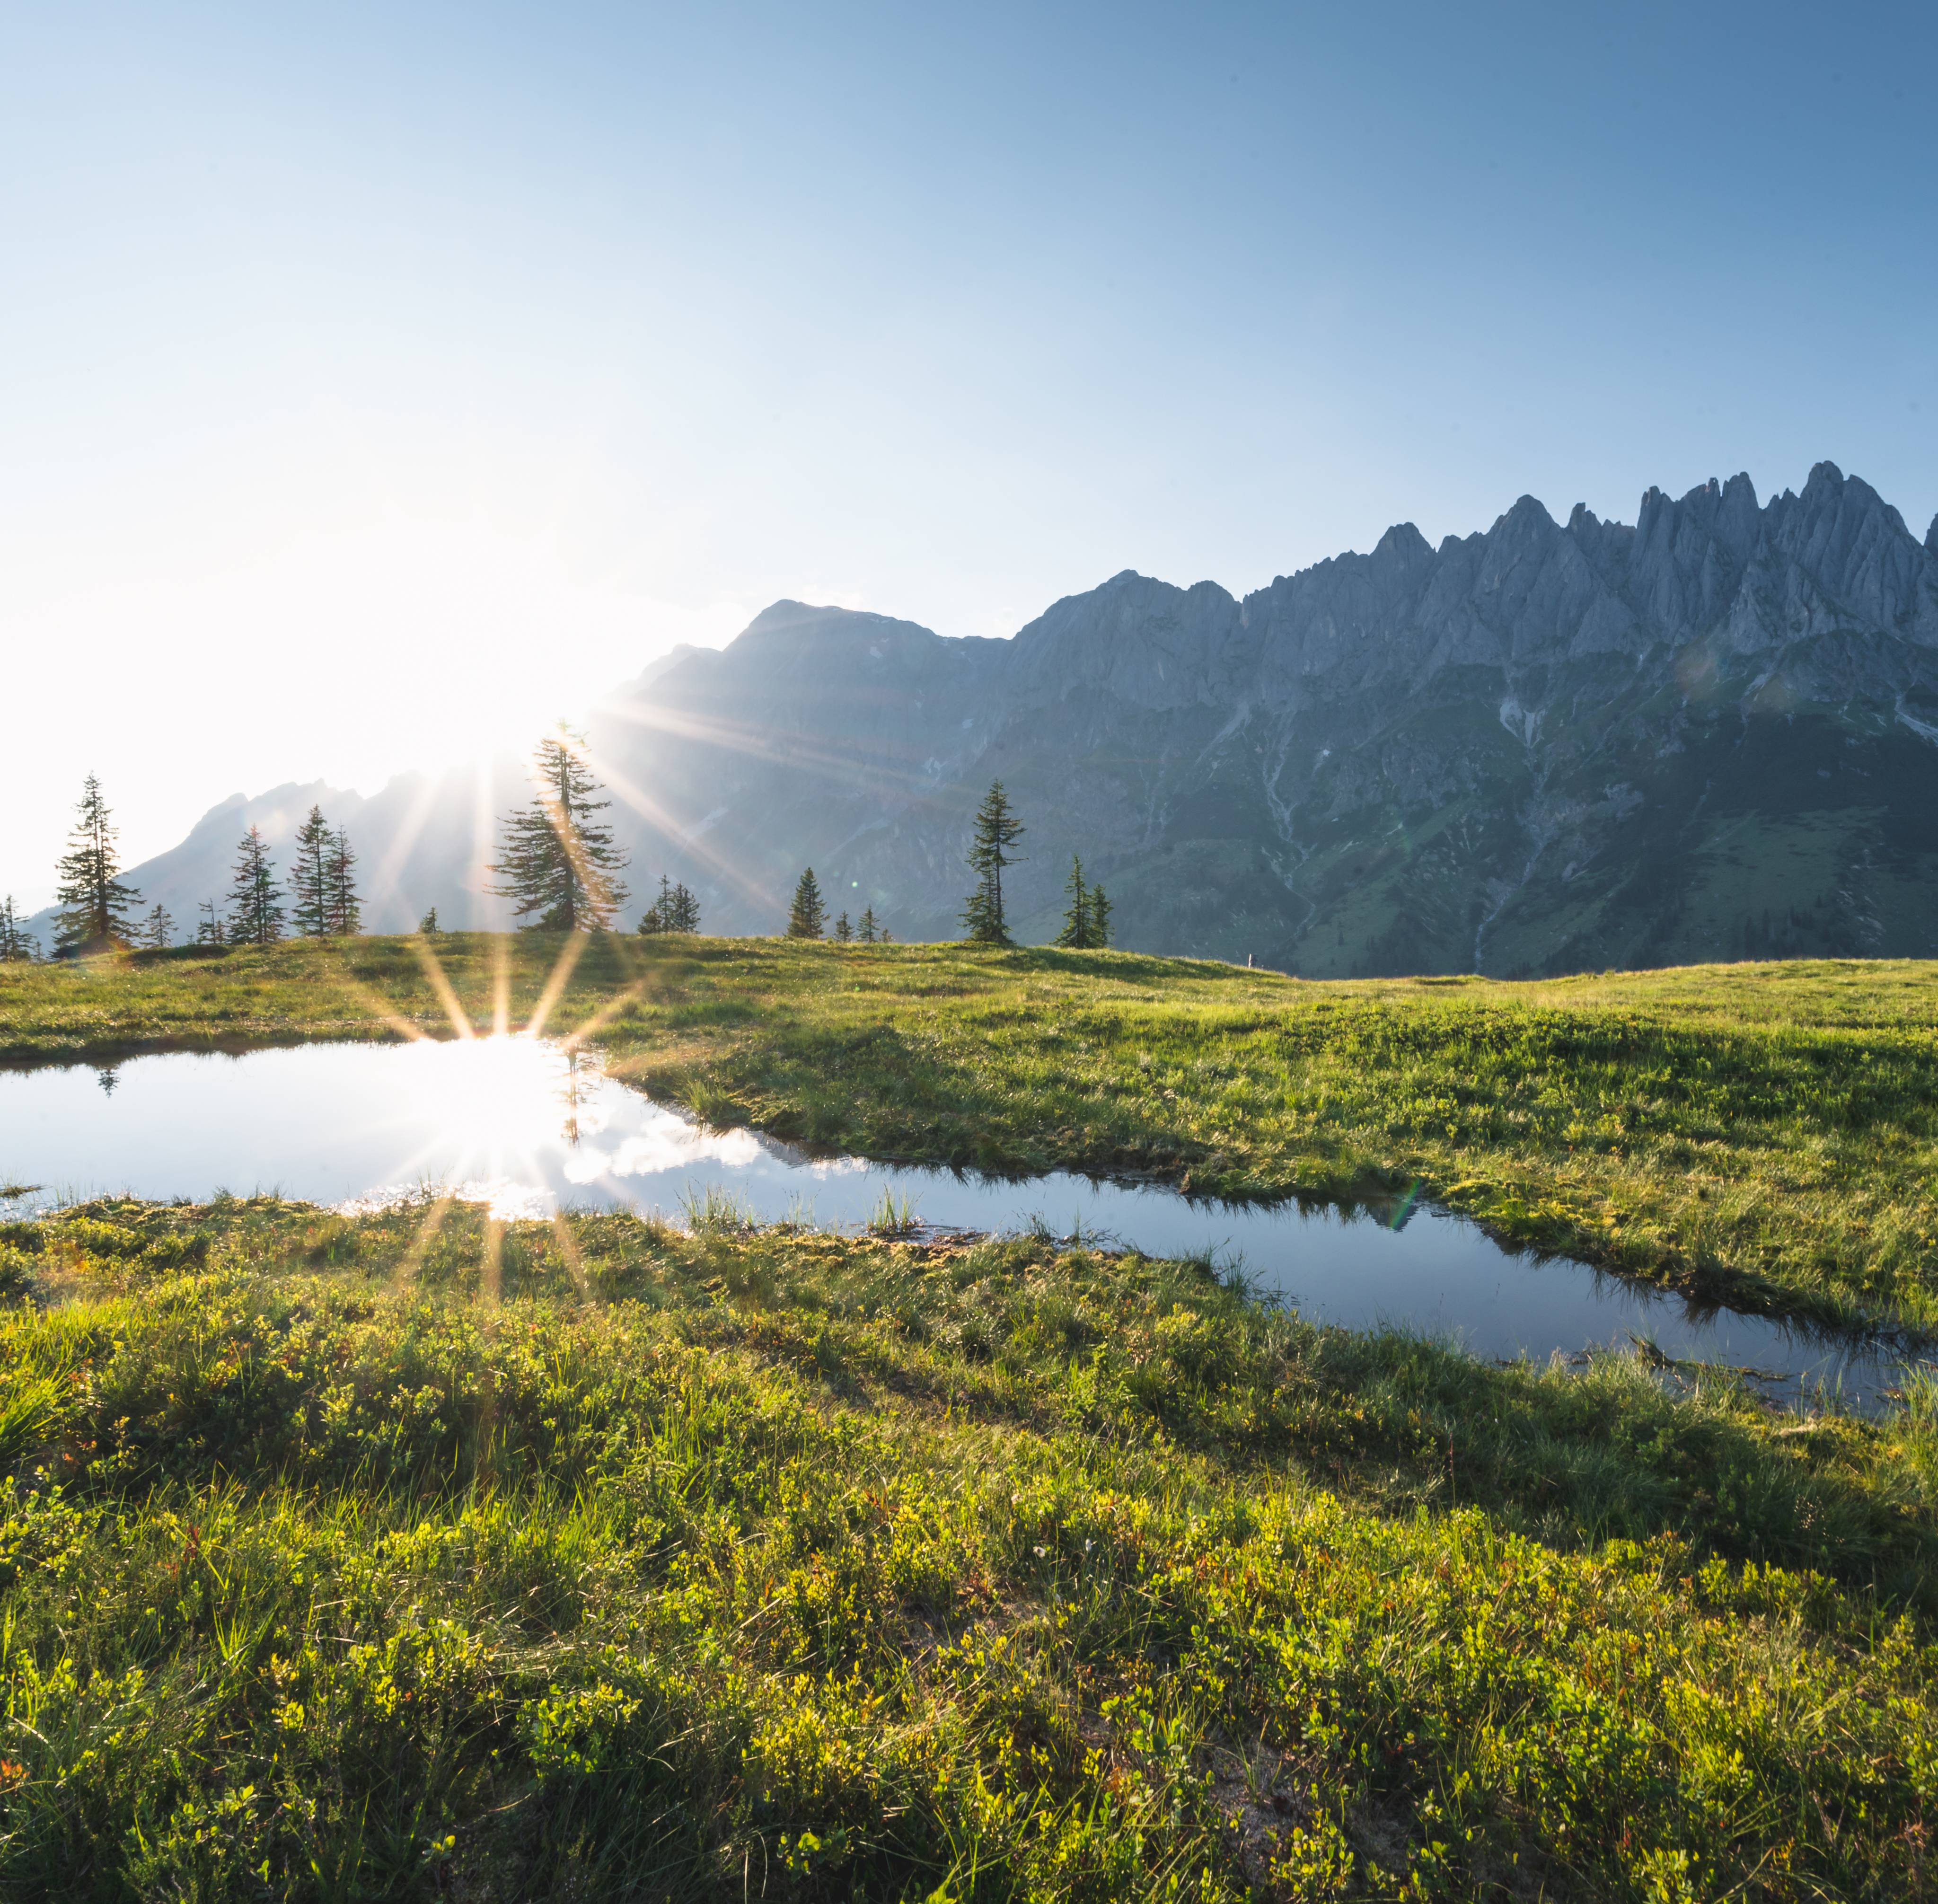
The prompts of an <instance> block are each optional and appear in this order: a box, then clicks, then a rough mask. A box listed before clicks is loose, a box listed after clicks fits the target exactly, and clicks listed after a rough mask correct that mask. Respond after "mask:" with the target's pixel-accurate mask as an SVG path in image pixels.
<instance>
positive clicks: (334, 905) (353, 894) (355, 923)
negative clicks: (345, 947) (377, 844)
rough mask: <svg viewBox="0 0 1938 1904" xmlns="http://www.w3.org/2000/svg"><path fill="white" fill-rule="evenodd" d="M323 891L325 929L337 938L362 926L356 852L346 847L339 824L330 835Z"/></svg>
mask: <svg viewBox="0 0 1938 1904" xmlns="http://www.w3.org/2000/svg"><path fill="white" fill-rule="evenodd" d="M324 894H325V897H326V900H327V906H328V910H329V914H330V924H329V925H328V926H327V928H325V930H326V931H330V932H333V933H335V934H336V935H337V936H338V937H339V938H344V939H354V938H355V937H356V936H357V934H358V933H359V932H360V931H363V897H362V895H361V894H359V893H358V891H357V855H355V854H354V852H351V849H350V836H349V834H348V833H346V832H345V831H344V830H343V828H342V827H338V828H337V830H336V831H335V832H334V833H333V834H331V835H330V850H329V854H328V856H327V858H326V859H325V860H324Z"/></svg>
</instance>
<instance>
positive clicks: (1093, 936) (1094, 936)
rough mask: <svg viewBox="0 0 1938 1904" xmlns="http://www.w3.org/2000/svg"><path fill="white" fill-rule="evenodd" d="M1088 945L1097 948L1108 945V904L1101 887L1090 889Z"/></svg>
mask: <svg viewBox="0 0 1938 1904" xmlns="http://www.w3.org/2000/svg"><path fill="white" fill-rule="evenodd" d="M1090 943H1091V944H1092V945H1093V946H1107V945H1108V944H1109V943H1110V900H1107V899H1106V898H1105V897H1104V888H1102V887H1101V886H1092V888H1090Z"/></svg>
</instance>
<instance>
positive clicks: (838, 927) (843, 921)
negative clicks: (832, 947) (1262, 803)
mask: <svg viewBox="0 0 1938 1904" xmlns="http://www.w3.org/2000/svg"><path fill="white" fill-rule="evenodd" d="M854 936H855V928H853V927H852V925H849V923H848V915H847V914H846V913H843V914H842V915H841V916H840V918H839V919H837V920H836V921H835V922H834V937H835V938H836V939H837V941H839V943H841V944H842V945H844V946H845V945H846V944H847V943H848V942H849V940H851V939H852V938H853V937H854Z"/></svg>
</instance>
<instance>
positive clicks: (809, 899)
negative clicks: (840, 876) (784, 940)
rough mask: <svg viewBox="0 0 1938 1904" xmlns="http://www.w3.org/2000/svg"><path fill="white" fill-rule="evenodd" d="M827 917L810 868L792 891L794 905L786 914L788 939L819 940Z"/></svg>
mask: <svg viewBox="0 0 1938 1904" xmlns="http://www.w3.org/2000/svg"><path fill="white" fill-rule="evenodd" d="M827 917H828V909H827V908H826V907H825V906H823V905H822V903H821V888H820V887H819V885H816V883H815V879H814V868H813V867H811V866H810V867H809V868H808V869H807V870H806V872H805V873H803V874H802V875H801V876H800V884H799V885H797V886H796V887H795V888H794V905H793V906H792V908H791V909H790V910H789V912H788V927H787V936H788V937H789V938H790V939H819V937H821V930H822V925H823V924H824V923H825V921H826V919H827Z"/></svg>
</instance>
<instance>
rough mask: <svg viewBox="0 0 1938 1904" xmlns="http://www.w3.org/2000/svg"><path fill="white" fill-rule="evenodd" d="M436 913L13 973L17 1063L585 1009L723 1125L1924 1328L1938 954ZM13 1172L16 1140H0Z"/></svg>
mask: <svg viewBox="0 0 1938 1904" xmlns="http://www.w3.org/2000/svg"><path fill="white" fill-rule="evenodd" d="M560 949H561V948H560V943H559V942H558V941H557V940H544V939H539V938H535V937H529V936H527V937H519V938H517V939H515V940H505V939H500V938H494V937H487V936H484V935H468V934H451V935H446V936H445V937H440V938H439V940H437V942H436V946H435V948H434V951H433V949H431V948H427V947H425V946H423V945H421V944H420V943H414V942H409V941H404V940H360V941H357V942H354V943H352V944H351V945H350V946H348V947H347V948H342V949H337V948H330V949H315V948H311V947H305V946H284V947H279V948H276V949H273V950H272V951H269V952H235V953H232V954H230V955H228V956H226V957H224V958H220V959H198V958H189V957H186V956H184V955H166V956H163V957H161V958H138V959H136V960H134V961H123V962H120V963H116V964H98V965H94V966H91V967H87V968H84V969H82V970H72V969H67V970H62V969H56V968H52V967H7V968H0V1059H5V1060H7V1061H32V1060H35V1059H44V1058H88V1057H93V1058H105V1057H108V1056H111V1055H115V1054H117V1053H122V1054H125V1053H127V1052H134V1051H138V1050H141V1049H156V1048H163V1047H180V1046H184V1045H187V1046H200V1047H202V1048H209V1049H215V1048H226V1049H243V1048H246V1047H247V1046H249V1045H251V1044H252V1043H263V1042H271V1041H275V1040H284V1039H290V1038H296V1037H387V1036H399V1035H409V1034H415V1033H419V1032H431V1033H433V1034H444V1035H448V1034H449V1033H450V1032H451V1029H452V1027H453V1024H454V1014H455V1015H461V1016H462V1017H463V1020H464V1022H466V1024H468V1025H474V1026H476V1027H477V1028H481V1029H489V1028H491V1027H492V1026H493V1025H511V1026H517V1025H524V1024H525V1023H527V1022H530V1020H531V1019H533V1016H534V1015H537V1016H542V1019H543V1020H544V1022H545V1025H546V1026H547V1028H548V1029H550V1030H552V1031H559V1032H571V1031H576V1030H578V1029H580V1028H587V1027H589V1028H591V1032H592V1034H593V1035H594V1036H595V1037H597V1040H599V1042H600V1043H601V1044H602V1045H603V1046H604V1047H605V1048H606V1049H607V1050H608V1052H609V1053H610V1054H611V1055H612V1057H613V1058H614V1059H615V1061H616V1062H617V1064H618V1066H619V1067H620V1068H621V1070H623V1071H624V1072H626V1073H628V1074H629V1075H630V1076H632V1077H635V1078H636V1080H639V1082H640V1083H643V1084H645V1085H646V1086H649V1088H651V1089H653V1090H655V1091H656V1092H661V1093H664V1094H665V1095H668V1096H670V1097H673V1098H677V1099H679V1100H681V1101H683V1102H685V1103H686V1104H689V1105H691V1107H694V1109H696V1110H698V1111H700V1113H702V1114H703V1115H704V1116H707V1117H709V1118H710V1119H715V1121H719V1122H750V1123H753V1124H756V1125H760V1126H761V1127H762V1128H767V1129H769V1130H772V1131H776V1132H779V1133H780V1134H785V1135H790V1136H794V1137H800V1138H802V1139H803V1140H808V1141H810V1142H812V1143H819V1144H825V1145H830V1146H843V1147H847V1148H852V1149H859V1150H864V1151H867V1152H870V1153H871V1154H873V1155H877V1156H884V1157H901V1158H913V1159H921V1160H926V1161H931V1162H946V1163H954V1164H973V1165H982V1166H984V1167H987V1168H999V1169H1033V1168H1047V1167H1049V1166H1053V1165H1067V1166H1071V1167H1075V1168H1084V1169H1091V1170H1099V1171H1116V1172H1125V1173H1150V1174H1154V1175H1156V1176H1159V1177H1164V1178H1165V1179H1167V1180H1171V1181H1173V1182H1175V1183H1180V1184H1183V1185H1185V1186H1188V1187H1190V1188H1192V1189H1201V1190H1204V1191H1207V1192H1220V1193H1223V1194H1226V1195H1270V1194H1276V1193H1282V1192H1288V1191H1299V1192H1306V1193H1308V1194H1312V1195H1322V1196H1329V1195H1379V1194H1386V1195H1392V1194H1396V1193H1397V1192H1400V1191H1402V1190H1403V1189H1405V1188H1407V1187H1408V1186H1415V1185H1417V1186H1418V1187H1419V1189H1420V1190H1422V1191H1423V1192H1425V1193H1426V1194H1428V1195H1432V1196H1433V1197H1435V1198H1438V1199H1440V1200H1441V1201H1443V1202H1445V1203H1447V1204H1450V1205H1451V1206H1453V1207H1455V1208H1457V1209H1460V1210H1464V1211H1466V1212H1467V1213H1469V1214H1471V1215H1473V1216H1476V1217H1478V1218H1480V1219H1481V1220H1483V1221H1484V1222H1487V1224H1488V1225H1490V1226H1491V1227H1492V1228H1493V1229H1494V1230H1495V1231H1496V1232H1497V1233H1498V1234H1501V1235H1502V1236H1503V1237H1506V1238H1508V1239H1509V1240H1513V1241H1515V1242H1519V1243H1525V1244H1533V1245H1536V1246H1539V1247H1545V1248H1549V1249H1553V1250H1562V1251H1566V1252H1569V1253H1572V1254H1575V1255H1578V1256H1584V1257H1586V1258H1587V1259H1590V1260H1592V1261H1594V1262H1599V1263H1602V1264H1605V1265H1608V1266H1611V1267H1614V1268H1621V1269H1623V1270H1626V1271H1630V1272H1633V1273H1637V1274H1645V1275H1648V1276H1650V1277H1655V1278H1657V1279H1660V1280H1665V1281H1669V1282H1673V1283H1679V1284H1681V1285H1684V1286H1691V1287H1695V1288H1699V1289H1709V1290H1712V1291H1713V1292H1715V1293H1717V1294H1719V1295H1727V1296H1728V1297H1729V1298H1730V1299H1731V1300H1732V1301H1738V1302H1745V1301H1747V1302H1749V1303H1752V1304H1761V1305H1762V1306H1765V1307H1769V1308H1772V1309H1777V1310H1782V1309H1795V1310H1804V1311H1808V1312H1810V1313H1815V1314H1816V1315H1818V1316H1824V1317H1827V1318H1833V1319H1836V1318H1842V1319H1850V1318H1851V1317H1854V1316H1873V1317H1876V1316H1883V1317H1888V1318H1893V1319H1899V1320H1902V1321H1904V1322H1909V1323H1911V1324H1912V1325H1914V1326H1922V1327H1938V1188H1934V1186H1938V1174H1934V1171H1935V1170H1938V967H1934V966H1931V965H1927V964H1915V963H1815V964H1785V965H1761V966H1756V965H1750V966H1729V967H1700V968H1692V969H1687V970H1675V971H1668V972H1660V973H1623V974H1614V975H1610V976H1605V977H1602V978H1593V977H1587V978H1580V979H1563V980H1554V981H1550V982H1542V983H1534V984H1519V985H1517V984H1506V983H1502V982H1494V981H1489V980H1482V979H1454V980H1442V979H1415V980H1394V981H1367V982H1343V983H1338V984H1324V985H1318V984H1311V983H1302V982H1296V981H1293V980H1289V979H1281V978H1279V977H1277V976H1275V975H1271V974H1266V973H1247V972H1242V971H1238V970H1234V969H1233V968H1232V967H1226V966H1220V965H1212V964H1202V963H1194V962H1191V961H1165V960H1157V959H1149V958H1142V957H1140V956H1137V955H1131V954H1125V953H1059V952H1049V951H1025V952H1013V953H992V952H971V951H968V950H966V949H962V948H958V947H952V946H934V947H930V946H893V947H870V948H862V947H850V948H845V949H841V948H836V947H834V946H797V945H791V944H789V943H787V942H785V941H777V940H741V941H730V940H697V941H692V942H688V943H680V942H674V941H661V942H655V943H643V942H640V941H636V940H599V941H596V942H592V943H589V944H582V945H580V946H576V947H575V948H573V949H576V950H577V951H578V952H579V953H580V956H579V958H577V960H576V963H574V964H570V967H569V969H566V970H561V969H560V958H559V955H560ZM0 1168H4V1160H0Z"/></svg>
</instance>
